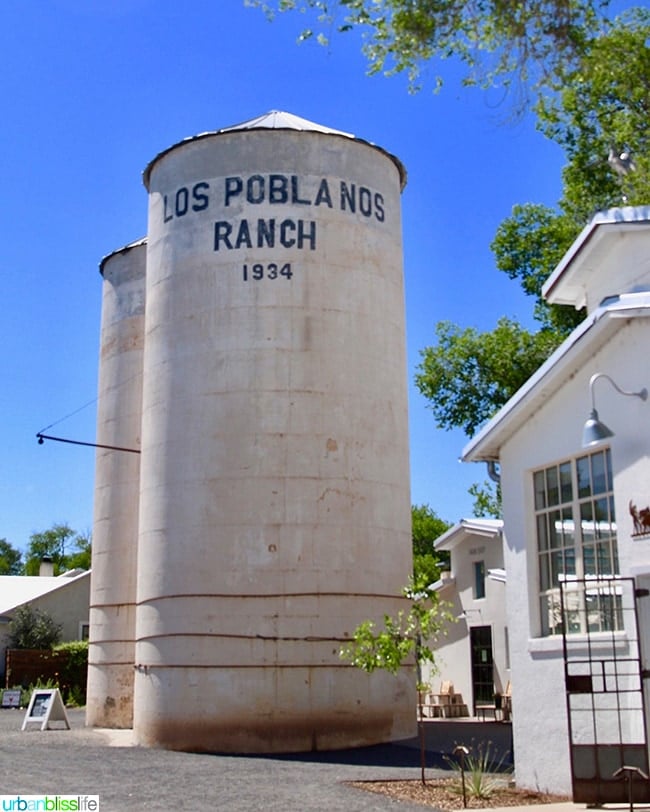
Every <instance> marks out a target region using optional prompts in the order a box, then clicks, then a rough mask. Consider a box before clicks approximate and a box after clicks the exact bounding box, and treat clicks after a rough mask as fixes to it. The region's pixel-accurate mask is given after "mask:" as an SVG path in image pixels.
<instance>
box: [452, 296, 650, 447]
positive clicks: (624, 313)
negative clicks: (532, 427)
mask: <svg viewBox="0 0 650 812" xmlns="http://www.w3.org/2000/svg"><path fill="white" fill-rule="evenodd" d="M623 318H650V292H646V291H642V292H639V293H630V294H625V295H623V296H620V297H616V298H615V299H613V300H610V301H609V302H608V303H607V304H605V305H602V306H601V307H599V308H598V309H597V310H594V312H593V313H592V314H591V315H590V316H589V317H588V318H587V319H585V320H584V321H583V322H582V324H580V325H579V326H578V327H576V329H575V330H574V331H573V332H572V333H571V334H570V335H569V336H568V337H567V338H566V339H565V341H563V342H562V344H560V346H559V347H558V348H557V349H556V350H555V352H553V353H552V354H551V355H550V356H549V357H548V358H547V360H546V361H545V362H544V363H543V364H542V366H541V367H540V368H539V369H538V370H537V371H536V372H535V373H534V374H533V375H531V377H530V378H529V379H528V380H527V381H526V383H525V384H524V385H523V386H522V387H521V388H520V389H518V390H517V392H515V394H514V395H513V396H512V397H511V398H510V400H509V401H508V402H507V403H506V404H504V406H502V407H501V409H499V411H498V412H497V413H496V414H495V415H494V417H492V418H491V420H489V421H488V423H486V425H485V426H484V427H483V428H482V429H481V430H480V431H479V432H478V433H477V434H476V435H475V436H474V437H473V438H472V439H471V440H470V442H469V443H467V445H466V446H465V447H464V448H463V450H462V453H461V457H460V458H461V461H462V462H487V461H490V460H491V461H498V460H499V454H498V451H494V450H491V448H490V446H491V447H492V448H493V447H494V446H495V444H496V445H498V446H499V448H500V446H501V445H502V443H503V441H504V439H505V437H501V435H505V436H509V428H510V427H511V424H512V422H513V421H514V419H515V418H516V417H518V418H519V419H520V420H521V419H522V417H524V416H527V415H529V413H530V411H531V410H533V409H536V408H537V405H538V403H539V402H540V399H543V392H541V391H540V387H541V385H542V384H545V386H546V396H547V397H548V395H549V394H551V393H554V392H555V391H557V389H558V388H559V385H560V384H559V383H558V379H559V378H560V377H561V375H562V373H563V371H564V369H565V367H566V366H567V365H568V364H570V363H575V361H576V360H577V359H575V358H574V355H575V352H577V351H578V350H580V351H582V352H584V351H586V350H588V349H592V350H593V345H594V344H595V342H596V341H597V340H598V339H600V340H601V341H602V340H604V339H606V338H607V337H608V336H607V334H608V332H609V331H615V330H617V329H618V328H619V327H620V326H621V324H622V319H623ZM549 388H550V389H551V390H552V391H551V392H549V391H548V390H549ZM514 430H515V429H512V431H514Z"/></svg>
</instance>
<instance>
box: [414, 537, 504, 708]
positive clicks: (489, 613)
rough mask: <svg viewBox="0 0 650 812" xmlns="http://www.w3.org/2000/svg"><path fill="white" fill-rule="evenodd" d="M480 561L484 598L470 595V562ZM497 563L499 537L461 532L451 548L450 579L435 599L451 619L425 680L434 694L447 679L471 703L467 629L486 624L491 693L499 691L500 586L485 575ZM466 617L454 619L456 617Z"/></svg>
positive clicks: (501, 684)
mask: <svg viewBox="0 0 650 812" xmlns="http://www.w3.org/2000/svg"><path fill="white" fill-rule="evenodd" d="M478 561H483V562H484V564H485V572H486V579H485V597H484V598H480V599H475V598H474V562H478ZM501 567H503V550H502V541H501V535H500V534H496V535H490V536H483V535H478V534H476V535H474V534H471V535H470V534H467V535H464V536H463V538H462V540H461V541H460V542H459V543H458V544H456V545H455V546H454V548H453V549H452V551H451V574H452V577H453V578H454V581H453V582H452V584H451V585H450V586H449V587H446V588H444V589H443V590H442V591H441V593H440V598H441V600H442V601H445V602H447V603H448V604H449V606H448V607H447V609H448V611H449V613H450V614H451V615H452V617H454V618H457V620H456V622H455V623H451V624H449V626H448V629H447V634H446V636H444V637H443V638H442V639H441V641H440V644H439V645H438V646H437V647H436V666H437V668H438V671H439V673H438V674H435V675H429V676H428V678H427V679H426V680H425V681H427V682H429V684H430V685H431V686H432V689H433V692H434V693H436V692H437V690H438V688H439V687H440V683H441V682H442V681H443V680H450V681H451V682H453V684H454V689H455V691H456V692H457V693H461V694H462V695H463V701H464V702H465V703H466V704H467V705H468V707H469V708H470V713H471V712H472V706H473V702H474V697H473V691H472V670H471V651H470V628H471V627H473V626H489V627H490V628H491V630H492V650H493V657H494V682H495V691H496V692H497V693H503V692H504V691H505V689H506V685H507V683H508V680H509V679H510V673H509V671H508V669H507V653H506V631H505V627H506V614H505V584H503V583H499V582H496V581H494V580H492V579H491V578H489V577H488V576H487V571H488V570H489V569H495V568H501ZM463 614H464V615H466V617H459V615H463Z"/></svg>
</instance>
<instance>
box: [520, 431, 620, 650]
mask: <svg viewBox="0 0 650 812" xmlns="http://www.w3.org/2000/svg"><path fill="white" fill-rule="evenodd" d="M531 479H532V486H533V505H532V507H533V532H534V537H535V563H536V594H537V605H538V607H539V612H540V617H539V632H540V634H541V636H543V637H552V636H554V635H559V634H561V633H562V617H561V607H560V583H561V582H562V583H564V584H569V583H570V582H573V581H575V582H584V584H585V586H583V587H582V588H581V589H580V590H578V584H577V583H576V590H571V589H568V588H566V587H565V590H564V591H565V596H567V597H568V598H569V603H568V604H567V605H566V606H565V614H566V618H567V620H568V624H567V633H569V634H581V633H585V632H587V631H590V632H594V631H596V632H597V631H613V630H615V629H616V628H618V626H617V623H618V620H617V618H618V613H617V611H616V609H617V606H616V597H615V596H614V597H612V596H613V593H612V591H611V590H610V589H608V588H607V586H604V587H603V586H596V582H597V583H598V584H602V583H603V581H605V582H606V581H607V579H611V578H614V577H616V576H618V575H619V574H620V566H619V560H618V540H617V527H616V512H615V507H614V482H613V474H612V463H611V449H610V448H609V446H607V447H603V448H598V449H594V450H593V451H585V452H583V453H581V454H576V455H574V456H573V457H568V458H565V459H562V460H560V461H559V462H556V463H553V464H550V465H545V466H542V467H539V468H536V469H534V470H533V471H532V472H531ZM591 583H593V588H592V587H591V586H590V584H591ZM612 624H614V626H612Z"/></svg>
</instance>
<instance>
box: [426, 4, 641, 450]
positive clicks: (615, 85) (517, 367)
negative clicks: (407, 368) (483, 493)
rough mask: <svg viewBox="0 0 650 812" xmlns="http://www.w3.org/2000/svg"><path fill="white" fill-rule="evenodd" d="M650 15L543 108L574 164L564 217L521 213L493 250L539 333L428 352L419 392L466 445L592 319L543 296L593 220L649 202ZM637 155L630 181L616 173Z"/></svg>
mask: <svg viewBox="0 0 650 812" xmlns="http://www.w3.org/2000/svg"><path fill="white" fill-rule="evenodd" d="M649 41H650V11H648V10H647V9H632V10H630V11H628V12H627V13H626V14H624V15H622V16H621V17H620V18H619V19H617V21H616V23H615V24H614V25H613V26H612V28H611V29H610V30H609V31H608V32H607V33H606V34H603V35H602V36H601V37H599V38H595V39H593V40H592V41H591V42H590V43H589V45H588V47H587V48H586V49H585V53H584V54H583V56H582V58H581V59H580V60H579V63H578V64H577V65H574V66H573V67H572V68H571V69H570V70H567V73H566V77H565V83H564V86H563V88H562V90H561V91H559V92H558V93H557V94H552V95H549V96H548V97H544V98H542V99H541V100H540V102H539V103H538V105H537V113H538V126H539V129H540V130H541V131H542V132H543V133H544V134H545V135H546V136H547V137H549V138H552V139H553V140H555V141H556V142H557V143H558V144H559V145H560V146H561V147H562V148H563V149H564V151H565V153H566V155H567V159H568V161H567V164H566V166H565V168H564V170H563V194H562V198H561V200H560V201H559V203H558V207H557V209H555V210H553V209H550V208H549V207H547V206H541V205H537V204H531V203H528V204H526V205H522V206H515V207H514V208H513V212H512V215H511V216H510V217H509V218H507V219H506V220H505V221H504V222H503V223H502V224H501V225H500V226H499V229H498V230H497V234H496V236H495V239H494V241H493V243H492V249H493V251H494V253H495V258H496V263H497V267H498V268H499V269H500V270H502V271H503V272H505V273H507V274H508V276H510V278H511V279H516V280H517V281H518V282H519V283H520V284H521V286H522V289H523V290H524V291H525V292H526V293H527V294H528V295H530V296H532V297H533V298H534V300H535V311H534V312H535V317H536V318H537V320H538V323H539V325H540V329H539V330H538V331H536V332H532V331H529V330H526V329H524V328H523V327H522V326H521V325H520V324H519V323H518V322H516V321H514V320H512V319H508V318H502V319H500V320H499V322H498V323H497V326H496V328H495V329H494V330H492V331H488V332H485V333H479V332H478V331H476V330H475V329H473V328H461V327H459V326H457V325H455V324H451V323H449V322H441V323H439V324H438V325H437V327H436V336H437V343H436V344H435V345H434V346H431V347H426V348H425V349H423V350H422V351H421V354H422V362H421V364H420V365H419V367H418V370H417V374H416V378H415V382H416V385H417V386H418V388H419V390H420V392H422V394H423V395H424V396H425V397H426V398H427V399H428V401H429V406H430V408H431V409H432V411H433V413H434V416H435V418H436V421H437V425H438V426H439V427H441V428H446V429H449V428H457V427H460V428H462V429H463V430H464V431H465V432H466V433H467V434H468V435H470V436H471V435H473V434H474V433H475V432H476V430H477V429H478V428H479V427H480V426H481V424H482V423H484V422H485V421H486V420H487V419H488V418H490V417H491V416H492V415H493V414H494V412H496V411H497V410H498V409H499V408H500V407H501V406H503V405H504V403H505V402H506V401H507V400H508V399H509V398H510V397H511V396H512V395H513V394H514V393H515V392H516V391H517V390H518V389H519V388H520V387H521V386H522V384H523V383H525V381H526V380H527V379H528V378H529V377H530V376H531V375H532V374H533V373H534V372H535V370H536V369H537V368H538V367H539V366H540V365H541V364H542V363H543V362H544V361H545V360H546V358H548V356H549V355H550V354H551V352H553V350H554V349H555V348H556V347H557V346H558V345H559V344H560V342H561V341H562V340H563V339H564V338H565V337H566V336H567V335H568V333H569V332H570V331H571V330H572V329H573V328H574V327H575V326H576V324H577V323H579V322H580V321H581V320H582V319H583V318H584V313H582V312H578V311H575V310H574V309H572V308H566V307H559V306H556V305H553V306H549V305H547V304H546V303H545V302H544V301H543V300H542V297H541V291H542V286H543V284H544V282H545V281H546V279H547V278H548V276H549V274H550V273H551V272H552V271H553V269H554V267H555V266H556V264H557V262H558V261H559V260H560V258H561V257H562V255H563V254H564V253H565V252H566V250H567V249H568V248H569V246H570V245H571V242H572V241H573V240H574V239H575V237H576V236H577V234H578V233H579V232H580V230H581V229H582V227H583V226H584V225H585V223H586V221H587V220H588V219H589V217H590V216H591V215H592V214H593V213H594V212H595V211H597V210H599V209H602V208H606V207H608V206H611V205H621V204H622V203H629V204H642V203H648V202H649V201H650V154H649V153H648V147H649V146H650V144H649V143H648V141H649V139H650V135H649V134H648V128H647V121H648V115H649V114H650V49H649V48H648V43H649ZM622 152H629V153H631V156H632V159H633V167H634V168H632V167H631V165H630V163H629V161H628V164H627V169H626V170H625V171H623V170H622V169H621V167H620V165H619V167H618V169H617V168H616V166H613V165H612V164H616V163H617V161H616V159H617V156H620V155H621V153H622Z"/></svg>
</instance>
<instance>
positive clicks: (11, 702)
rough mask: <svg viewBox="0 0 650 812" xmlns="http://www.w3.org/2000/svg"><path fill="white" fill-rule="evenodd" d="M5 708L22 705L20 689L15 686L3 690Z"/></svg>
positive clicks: (3, 705)
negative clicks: (14, 687) (15, 688)
mask: <svg viewBox="0 0 650 812" xmlns="http://www.w3.org/2000/svg"><path fill="white" fill-rule="evenodd" d="M1 707H3V708H19V707H20V691H19V690H14V689H13V688H7V689H6V690H4V691H3V692H2V705H1Z"/></svg>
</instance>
